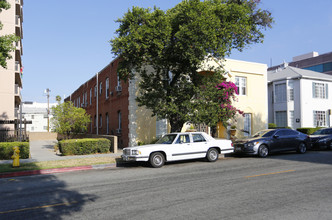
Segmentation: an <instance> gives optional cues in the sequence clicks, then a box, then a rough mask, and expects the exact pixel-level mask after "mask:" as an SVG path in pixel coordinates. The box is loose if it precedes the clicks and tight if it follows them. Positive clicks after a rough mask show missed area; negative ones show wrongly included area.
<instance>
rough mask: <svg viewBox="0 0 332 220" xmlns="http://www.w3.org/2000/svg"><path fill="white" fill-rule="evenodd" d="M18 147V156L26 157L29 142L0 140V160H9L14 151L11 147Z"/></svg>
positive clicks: (28, 153) (28, 150) (28, 151)
mask: <svg viewBox="0 0 332 220" xmlns="http://www.w3.org/2000/svg"><path fill="white" fill-rule="evenodd" d="M15 146H18V147H19V148H20V158H21V159H27V158H29V157H30V145H29V142H0V160H11V159H12V158H11V157H12V156H13V154H14V151H13V147H15Z"/></svg>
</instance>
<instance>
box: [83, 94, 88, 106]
mask: <svg viewBox="0 0 332 220" xmlns="http://www.w3.org/2000/svg"><path fill="white" fill-rule="evenodd" d="M84 98H85V99H84V106H85V107H86V106H87V105H88V93H87V92H85V97H84Z"/></svg>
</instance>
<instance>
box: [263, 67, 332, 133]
mask: <svg viewBox="0 0 332 220" xmlns="http://www.w3.org/2000/svg"><path fill="white" fill-rule="evenodd" d="M331 87H332V76H331V75H328V74H323V73H319V72H315V71H311V70H304V69H300V68H296V67H290V66H287V67H285V68H283V69H278V70H277V71H276V70H275V71H269V72H268V100H269V122H270V123H275V124H276V125H277V126H278V127H291V128H293V129H296V128H300V127H330V126H331V109H332V94H331V89H329V88H331Z"/></svg>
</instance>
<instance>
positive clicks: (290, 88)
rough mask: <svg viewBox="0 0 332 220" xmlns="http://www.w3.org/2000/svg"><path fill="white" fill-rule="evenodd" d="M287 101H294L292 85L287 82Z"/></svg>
mask: <svg viewBox="0 0 332 220" xmlns="http://www.w3.org/2000/svg"><path fill="white" fill-rule="evenodd" d="M288 101H294V84H293V82H288Z"/></svg>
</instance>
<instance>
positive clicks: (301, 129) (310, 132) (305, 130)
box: [296, 127, 322, 135]
mask: <svg viewBox="0 0 332 220" xmlns="http://www.w3.org/2000/svg"><path fill="white" fill-rule="evenodd" d="M321 128H322V127H317V128H297V129H296V130H297V131H299V132H302V133H304V134H308V135H309V134H312V133H314V132H315V131H317V130H319V129H321Z"/></svg>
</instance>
